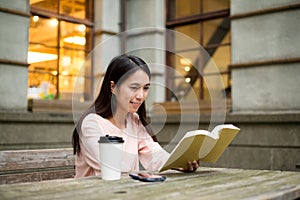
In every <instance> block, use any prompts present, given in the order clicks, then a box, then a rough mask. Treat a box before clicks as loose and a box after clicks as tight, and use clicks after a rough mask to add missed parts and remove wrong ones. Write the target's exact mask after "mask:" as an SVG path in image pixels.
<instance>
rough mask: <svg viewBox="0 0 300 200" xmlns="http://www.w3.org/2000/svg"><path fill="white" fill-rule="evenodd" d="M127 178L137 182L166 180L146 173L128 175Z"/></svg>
mask: <svg viewBox="0 0 300 200" xmlns="http://www.w3.org/2000/svg"><path fill="white" fill-rule="evenodd" d="M129 176H130V177H131V178H132V179H134V180H139V181H143V182H163V181H165V180H166V177H165V176H160V175H154V174H148V173H138V174H132V173H130V174H129Z"/></svg>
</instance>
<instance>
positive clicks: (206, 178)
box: [0, 167, 300, 200]
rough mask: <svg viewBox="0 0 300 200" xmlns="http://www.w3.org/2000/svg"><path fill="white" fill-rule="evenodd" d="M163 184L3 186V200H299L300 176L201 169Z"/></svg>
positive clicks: (94, 180) (170, 176)
mask: <svg viewBox="0 0 300 200" xmlns="http://www.w3.org/2000/svg"><path fill="white" fill-rule="evenodd" d="M163 174H164V175H165V176H166V177H167V180H166V181H165V182H162V183H145V182H139V181H136V180H133V179H130V178H129V176H128V174H123V176H122V179H121V180H117V181H103V180H101V179H100V178H99V177H89V178H81V179H60V180H50V181H43V182H33V183H21V184H11V185H0V199H1V200H5V199H12V200H16V199H37V200H43V199H55V200H56V199H63V200H67V199H72V200H76V199H80V200H81V199H89V200H91V199H107V200H111V199H122V200H126V199H130V200H131V199H142V200H147V199H151V200H156V199H171V200H174V199H188V200H193V199H214V200H215V199H255V200H257V199H295V198H297V197H300V173H299V172H280V171H267V170H241V169H225V168H205V167H201V168H200V169H199V170H198V171H197V172H195V173H179V172H176V171H167V172H165V173H163Z"/></svg>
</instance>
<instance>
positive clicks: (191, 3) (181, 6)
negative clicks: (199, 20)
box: [171, 0, 201, 18]
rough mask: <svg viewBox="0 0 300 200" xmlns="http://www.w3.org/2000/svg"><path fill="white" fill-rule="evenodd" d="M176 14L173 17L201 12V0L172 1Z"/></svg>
mask: <svg viewBox="0 0 300 200" xmlns="http://www.w3.org/2000/svg"><path fill="white" fill-rule="evenodd" d="M171 4H173V6H174V7H173V8H174V14H173V16H174V17H172V18H181V17H187V16H191V15H197V14H200V8H201V0H175V1H172V2H171Z"/></svg>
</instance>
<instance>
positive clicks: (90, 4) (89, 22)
mask: <svg viewBox="0 0 300 200" xmlns="http://www.w3.org/2000/svg"><path fill="white" fill-rule="evenodd" d="M56 1H57V4H58V8H57V10H56V12H54V11H50V10H46V9H43V8H36V7H34V6H31V5H30V15H31V16H35V15H37V16H40V17H45V18H55V19H57V20H58V21H59V25H60V23H61V22H66V23H72V24H83V25H85V26H86V27H88V28H89V29H90V31H89V33H88V35H87V36H86V37H88V40H87V43H86V44H85V47H84V49H82V50H81V51H83V52H84V54H85V55H86V56H87V55H88V54H89V53H90V52H91V51H92V50H93V47H94V34H93V33H94V9H93V8H94V0H86V2H85V3H86V5H85V10H86V11H85V15H86V18H85V19H80V18H75V17H72V16H68V15H65V14H62V13H59V4H60V1H59V0H56ZM60 32H61V30H60V26H59V27H58V30H57V38H56V41H57V46H56V48H57V55H58V58H57V63H56V69H57V72H58V73H57V75H56V79H57V84H56V91H57V92H56V96H55V100H59V94H60V89H59V85H60V83H59V79H60V76H61V74H60V73H59V70H60V63H59V62H60V61H59V59H60V54H61V50H62V49H66V50H75V51H76V49H73V48H71V49H70V48H68V47H62V46H60V40H61V33H60ZM30 44H31V42H30V40H29V45H30ZM77 50H79V49H77ZM90 64H91V69H90V72H89V74H88V75H85V76H84V78H88V79H89V80H90V84H89V87H85V89H84V98H85V100H90V99H89V98H90V97H92V96H93V90H92V86H93V83H94V77H93V71H94V69H93V58H92V59H91V63H90ZM28 73H30V71H28Z"/></svg>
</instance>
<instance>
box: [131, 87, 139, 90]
mask: <svg viewBox="0 0 300 200" xmlns="http://www.w3.org/2000/svg"><path fill="white" fill-rule="evenodd" d="M130 89H132V90H136V89H138V87H130Z"/></svg>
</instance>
